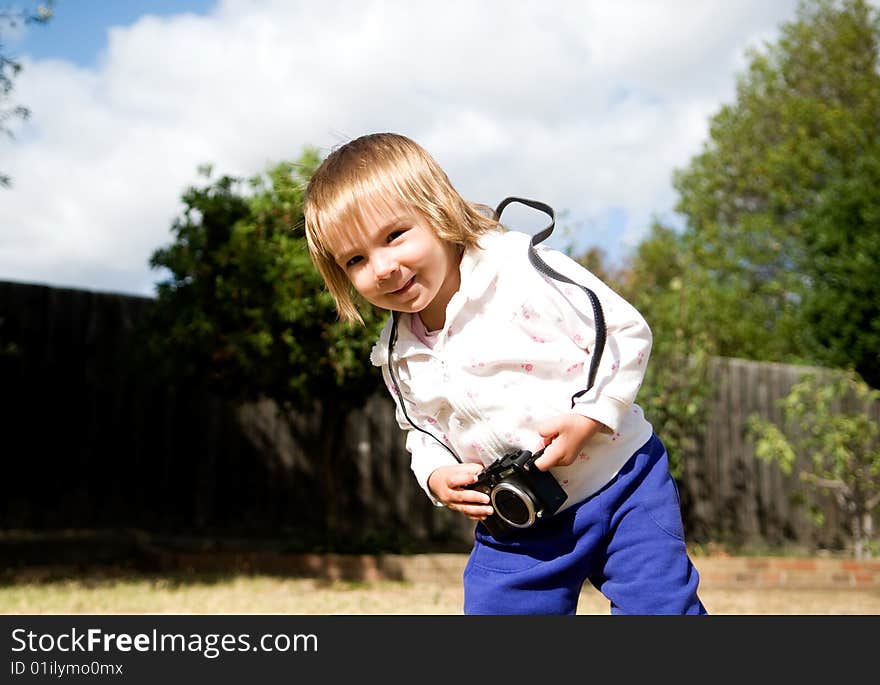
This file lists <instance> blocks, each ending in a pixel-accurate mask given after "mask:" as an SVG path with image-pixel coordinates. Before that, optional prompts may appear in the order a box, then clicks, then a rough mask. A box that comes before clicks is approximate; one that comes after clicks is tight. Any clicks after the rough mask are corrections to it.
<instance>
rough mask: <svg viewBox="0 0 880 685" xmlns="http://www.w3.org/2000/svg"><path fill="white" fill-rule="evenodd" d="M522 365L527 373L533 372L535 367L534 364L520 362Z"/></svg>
mask: <svg viewBox="0 0 880 685" xmlns="http://www.w3.org/2000/svg"><path fill="white" fill-rule="evenodd" d="M520 366H521V367H522V369H523V370H524V371H525V372H526V373H531V372H532V369H534V368H535V365H534V364H520Z"/></svg>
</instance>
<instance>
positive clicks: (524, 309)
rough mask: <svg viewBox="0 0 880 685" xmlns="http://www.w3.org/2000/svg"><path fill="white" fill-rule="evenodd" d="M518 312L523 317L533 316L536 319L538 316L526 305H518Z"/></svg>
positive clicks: (529, 317)
mask: <svg viewBox="0 0 880 685" xmlns="http://www.w3.org/2000/svg"><path fill="white" fill-rule="evenodd" d="M520 312H521V313H522V316H523V318H524V319H531V318H532V317H535V318H536V319H537V318H540V317H539V316H538V313H537V312H536V311H535V310H534V309H532V308H530V307H527V306H526V305H522V306H521V307H520Z"/></svg>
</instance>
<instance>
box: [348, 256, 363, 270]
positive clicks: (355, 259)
mask: <svg viewBox="0 0 880 685" xmlns="http://www.w3.org/2000/svg"><path fill="white" fill-rule="evenodd" d="M362 259H363V257H361V256H360V255H355V256H354V257H352V258H351V259H349V260H348V261H347V262H346V263H345V268H346V269H349V268H351V267H353V266H354V265H355V264H357V263H358V262H360V261H361V260H362Z"/></svg>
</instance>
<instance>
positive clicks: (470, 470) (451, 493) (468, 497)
mask: <svg viewBox="0 0 880 685" xmlns="http://www.w3.org/2000/svg"><path fill="white" fill-rule="evenodd" d="M482 470H483V467H482V466H481V465H480V464H453V465H451V466H440V467H438V468H436V469H434V471H433V472H431V475H430V476H429V477H428V488H430V490H431V492H432V493H434V497H436V498H437V499H438V500H440V501H441V502H443V504H445V505H446V506H447V507H448V508H450V509H453V510H455V511H460V512H461V513H462V514H464V515H465V516H467V517H468V518H471V519H473V520H474V521H483V520H484V519H485V518H486V517H487V516H489V515H490V514H492V507H490V506H489V495H487V494H486V493H484V492H478V491H477V490H466V489H464V487H465V486H466V485H471V484H473V483H476V482H477V474H478V473H480V471H482Z"/></svg>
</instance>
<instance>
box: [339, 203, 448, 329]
mask: <svg viewBox="0 0 880 685" xmlns="http://www.w3.org/2000/svg"><path fill="white" fill-rule="evenodd" d="M363 225H364V227H365V230H363V231H360V230H357V229H355V230H350V231H348V233H347V234H346V235H344V236H342V237H341V238H340V239H339V240H338V241H337V245H335V249H334V256H335V258H336V263H337V264H338V265H339V267H340V268H341V269H343V270H344V271H345V273H346V275H347V276H348V278H349V280H351V283H352V285H353V286H354V288H355V290H357V291H358V292H359V293H360V294H361V295H362V296H363V297H364V299H366V300H367V301H368V302H371V303H372V304H374V305H376V306H377V307H381V308H382V309H389V310H394V311H398V312H408V313H410V314H414V313H416V312H418V313H419V314H420V316H421V318H422V321H423V322H424V324H425V326H426V327H427V328H428V330H437V329H440V328H442V327H443V324H444V323H445V322H446V305H447V304H448V303H449V300H450V299H451V298H452V296H453V295H454V294H455V293H456V292H457V291H458V288H459V285H460V275H459V270H458V265H459V261H460V258H461V257H460V251H459V250H458V249H457V247H456V246H455V245H454V244H451V243H447V242H445V241H443V240H442V239H440V238H439V237H437V235H436V233H434V230H433V228H431V226H430V225H429V224H428V223H427V222H426V221H425V219H424V218H423V217H422V216H421V215H419V214H417V213H416V212H413V211H411V210H408V209H406V208H404V207H403V206H402V205H400V204H399V203H375V204H372V203H371V205H370V206H368V207H365V208H364V210H363Z"/></svg>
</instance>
